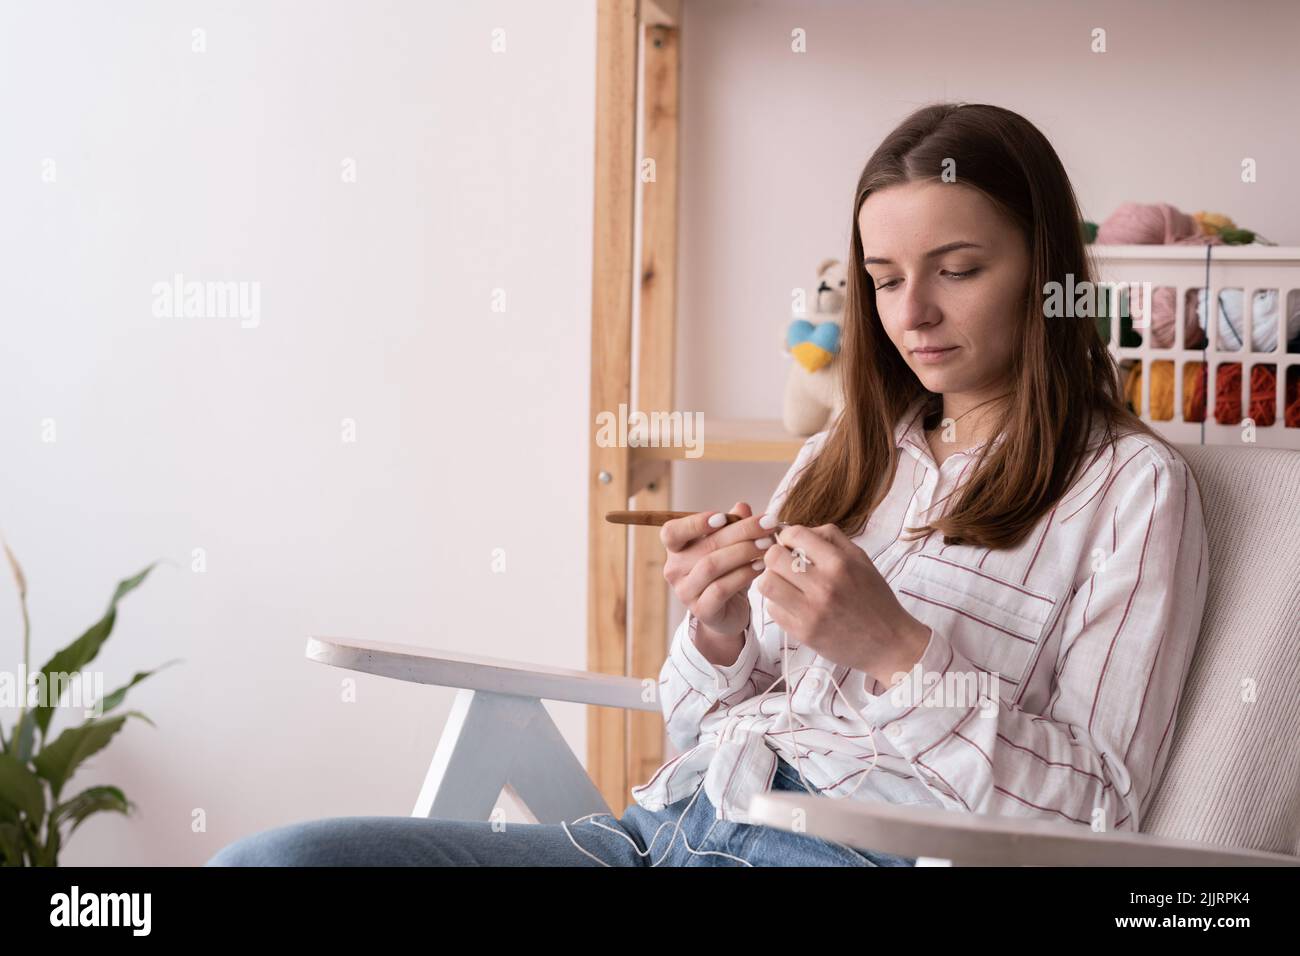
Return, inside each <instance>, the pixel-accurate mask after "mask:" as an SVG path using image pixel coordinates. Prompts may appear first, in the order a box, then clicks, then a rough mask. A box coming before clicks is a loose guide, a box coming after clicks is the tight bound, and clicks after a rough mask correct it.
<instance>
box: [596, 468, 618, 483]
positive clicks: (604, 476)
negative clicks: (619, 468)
mask: <svg viewBox="0 0 1300 956" xmlns="http://www.w3.org/2000/svg"><path fill="white" fill-rule="evenodd" d="M596 477H597V478H598V479H599V480H600V483H601V484H602V485H607V484H609V483H610V482H611V481H613V480H614V476H613V475H611V474H610V473H609V472H607V471H602V472H601V473H600V474H599V475H597V476H596Z"/></svg>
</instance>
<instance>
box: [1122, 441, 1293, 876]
mask: <svg viewBox="0 0 1300 956" xmlns="http://www.w3.org/2000/svg"><path fill="white" fill-rule="evenodd" d="M1176 447H1177V449H1178V451H1179V453H1180V454H1182V456H1183V457H1184V459H1186V461H1187V464H1188V465H1189V466H1190V467H1191V469H1192V473H1193V474H1194V475H1195V477H1196V483H1197V486H1198V487H1199V488H1200V491H1201V502H1202V506H1203V510H1204V512H1205V524H1206V530H1207V532H1208V535H1209V553H1210V580H1209V583H1208V592H1207V595H1206V603H1205V617H1204V620H1203V622H1202V626H1201V632H1200V637H1199V640H1198V642H1197V646H1196V650H1195V653H1194V655H1193V658H1192V663H1191V667H1190V670H1189V672H1188V675H1187V683H1186V685H1185V687H1184V691H1183V698H1182V701H1181V703H1180V705H1179V712H1178V717H1177V720H1176V722H1175V730H1174V739H1173V742H1172V744H1171V746H1172V748H1173V749H1172V750H1171V751H1170V754H1169V761H1168V763H1167V765H1166V767H1165V771H1164V775H1163V776H1162V778H1161V780H1160V783H1159V785H1158V787H1157V792H1156V794H1155V796H1154V797H1153V798H1152V800H1151V803H1150V806H1149V808H1148V811H1147V816H1146V818H1145V820H1144V821H1143V823H1142V829H1143V831H1145V832H1148V833H1154V834H1159V835H1160V836H1167V837H1175V838H1181V839H1188V840H1198V841H1202V842H1206V843H1216V844H1223V845H1227V846H1235V847H1248V848H1251V849H1257V850H1271V851H1274V852H1278V853H1290V854H1292V855H1296V856H1300V451H1290V450H1285V449H1271V448H1251V447H1229V446H1222V445H1219V446H1201V445H1181V444H1180V445H1177V446H1176Z"/></svg>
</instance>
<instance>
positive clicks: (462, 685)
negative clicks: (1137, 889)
mask: <svg viewBox="0 0 1300 956" xmlns="http://www.w3.org/2000/svg"><path fill="white" fill-rule="evenodd" d="M1178 447H1179V450H1180V451H1181V452H1182V454H1183V455H1184V457H1185V458H1186V459H1187V461H1188V463H1189V465H1191V467H1192V470H1193V472H1194V473H1195V475H1196V478H1197V482H1198V484H1199V486H1200V489H1201V495H1202V500H1203V503H1204V507H1205V516H1206V525H1207V529H1208V532H1209V539H1210V582H1209V593H1208V595H1207V598H1206V610H1205V618H1204V622H1203V625H1202V628H1201V634H1200V638H1199V642H1198V645H1197V649H1196V656H1195V658H1194V660H1193V663H1192V668H1191V672H1190V673H1189V675H1188V679H1187V685H1186V688H1185V690H1184V697H1183V702H1182V704H1181V706H1180V713H1179V717H1178V721H1177V723H1176V728H1175V738H1174V741H1173V744H1172V747H1173V749H1172V751H1171V753H1170V756H1169V762H1168V764H1167V766H1166V768H1165V773H1164V776H1163V777H1162V779H1161V781H1160V783H1159V786H1158V791H1157V793H1156V795H1155V797H1154V798H1153V799H1152V801H1151V804H1150V807H1149V809H1148V812H1147V816H1146V819H1145V820H1143V823H1142V832H1141V833H1094V832H1093V831H1091V830H1090V829H1088V828H1087V827H1082V826H1073V825H1070V824H1065V823H1057V822H1054V821H1047V820H1036V819H1030V818H1019V817H999V816H991V815H986V814H969V813H960V812H954V811H949V810H945V809H941V808H938V807H918V806H895V805H893V804H884V803H869V802H865V801H859V800H845V799H830V798H826V797H819V796H815V795H812V794H796V793H792V792H789V791H779V792H768V793H763V794H759V795H757V796H756V797H754V799H753V802H752V803H751V804H750V814H751V817H752V818H753V820H754V821H755V822H760V823H764V824H767V825H769V826H774V827H781V828H785V829H795V821H796V820H797V821H799V827H800V829H801V831H802V832H806V833H809V834H811V835H814V836H820V837H824V838H826V839H830V840H835V841H838V842H841V843H847V844H849V845H852V846H858V847H862V848H864V849H872V850H877V851H881V852H884V853H893V854H898V855H902V856H909V857H917V858H918V864H919V865H1014V866H1026V865H1027V866H1039V865H1073V866H1092V865H1104V866H1225V865H1235V866H1242V865H1247V866H1249V865H1264V866H1268V865H1282V866H1296V865H1300V745H1298V744H1297V741H1300V452H1296V451H1288V450H1282V449H1244V448H1229V447H1222V446H1217V447H1216V446H1193V445H1180V446H1178ZM307 657H308V658H309V659H311V660H314V661H318V662H320V663H323V664H330V665H333V666H335V667H343V668H346V669H349V670H355V671H362V672H364V673H368V674H378V675H381V676H384V677H391V678H395V679H397V680H406V681H414V682H416V683H421V684H435V685H438V686H442V687H454V688H458V689H459V690H458V693H457V695H456V700H455V704H454V705H453V707H452V712H451V716H450V718H449V720H448V722H447V726H446V728H445V729H444V731H443V733H442V737H441V739H440V741H439V744H438V748H437V751H436V753H435V754H434V757H433V762H432V764H431V765H430V767H429V770H428V773H427V775H426V776H425V780H424V785H423V786H422V787H421V789H420V795H419V798H418V799H417V800H416V804H415V808H414V810H413V811H412V815H413V816H420V817H439V818H445V819H458V820H486V819H488V817H489V815H490V814H491V812H492V809H493V807H494V806H495V804H496V802H497V799H498V797H499V796H500V794H501V792H502V790H503V789H504V790H508V791H510V792H511V793H512V794H513V795H514V796H515V797H516V798H517V799H518V800H520V801H521V802H522V803H523V804H524V805H525V806H526V807H527V808H528V810H529V812H530V813H531V814H532V815H533V816H534V818H535V819H536V820H537V821H538V822H542V823H558V822H560V821H561V820H573V819H575V818H577V817H580V816H583V815H584V814H588V813H593V812H597V811H603V812H614V811H613V810H612V809H611V808H610V807H609V806H608V805H607V804H606V803H605V801H604V799H603V798H602V796H601V794H600V792H599V791H598V790H597V789H596V787H595V785H594V784H593V783H592V782H591V780H590V778H589V777H588V776H587V774H586V771H585V770H584V769H583V767H582V764H581V763H580V762H579V760H578V758H577V757H576V756H575V755H574V753H573V751H572V750H571V749H570V748H569V746H568V745H567V744H566V743H565V741H564V738H563V737H562V736H561V734H560V732H559V729H558V728H557V727H556V726H555V723H554V722H553V721H552V720H551V717H550V715H549V713H548V712H547V711H546V708H545V707H544V706H543V705H542V701H543V700H557V701H576V702H579V703H584V704H594V705H599V706H604V707H624V708H628V709H632V710H645V711H654V712H659V710H660V707H659V704H658V703H657V702H646V701H644V700H642V686H641V680H640V679H638V678H634V677H619V676H610V675H605V674H594V673H588V672H585V671H575V670H567V669H562V668H554V667H540V666H537V665H533V664H523V663H519V662H515V661H508V660H499V659H493V658H487V657H478V656H471V655H466V654H459V653H455V652H450V651H442V650H436V649H432V648H425V647H415V646H407V645H399V644H380V643H370V642H364V641H356V640H350V639H341V638H325V637H318V638H311V639H310V640H309V641H308V642H307ZM647 676H655V675H647ZM1246 680H1249V681H1253V682H1254V684H1253V685H1252V686H1254V687H1255V688H1256V692H1255V696H1254V699H1253V700H1251V701H1247V700H1245V699H1244V697H1245V696H1249V695H1243V692H1242V686H1243V681H1246ZM617 809H618V812H617V813H615V815H616V816H617V815H621V812H622V809H623V808H622V807H619V808H617ZM797 811H802V812H797Z"/></svg>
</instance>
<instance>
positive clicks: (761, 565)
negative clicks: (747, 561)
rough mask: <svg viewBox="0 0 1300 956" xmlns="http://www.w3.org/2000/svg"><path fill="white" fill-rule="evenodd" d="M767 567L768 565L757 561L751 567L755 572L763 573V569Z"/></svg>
mask: <svg viewBox="0 0 1300 956" xmlns="http://www.w3.org/2000/svg"><path fill="white" fill-rule="evenodd" d="M766 566H767V565H765V564H764V563H763V562H762V561H755V562H754V563H753V564H751V565H750V567H751V568H753V569H754V570H755V571H762V570H763V568H765V567H766Z"/></svg>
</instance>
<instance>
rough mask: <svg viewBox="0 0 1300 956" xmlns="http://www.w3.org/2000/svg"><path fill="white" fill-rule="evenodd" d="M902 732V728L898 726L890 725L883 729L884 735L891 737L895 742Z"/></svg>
mask: <svg viewBox="0 0 1300 956" xmlns="http://www.w3.org/2000/svg"><path fill="white" fill-rule="evenodd" d="M902 732H903V728H902V727H900V726H898V724H890V725H889V726H888V727H886V728H885V733H886V734H888V735H889V736H890V737H893V738H894V739H895V740H897V739H898V735H899V734H901V733H902Z"/></svg>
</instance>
